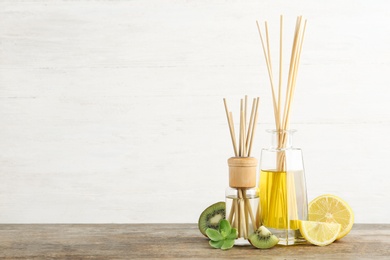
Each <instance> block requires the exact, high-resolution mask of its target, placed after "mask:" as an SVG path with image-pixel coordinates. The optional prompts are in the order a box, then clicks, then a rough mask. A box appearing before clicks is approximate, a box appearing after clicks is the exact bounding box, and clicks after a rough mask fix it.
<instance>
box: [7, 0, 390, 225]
mask: <svg viewBox="0 0 390 260" xmlns="http://www.w3.org/2000/svg"><path fill="white" fill-rule="evenodd" d="M280 14H284V16H285V39H286V41H285V44H286V45H287V44H289V46H290V44H291V39H292V31H293V29H294V26H295V18H296V16H297V15H301V14H302V15H304V16H305V17H306V18H307V19H308V26H307V31H306V38H305V42H304V46H303V52H302V57H301V66H300V71H299V76H298V82H297V89H296V94H295V100H294V104H293V108H292V118H291V127H292V128H295V129H298V132H297V134H296V139H295V145H296V146H298V147H301V148H302V149H303V151H304V161H305V166H306V176H307V186H308V196H309V200H311V199H313V198H314V197H316V196H318V195H320V194H324V193H332V194H336V195H339V196H341V197H342V198H344V199H345V200H346V201H348V202H349V203H350V205H351V206H352V208H353V209H354V211H355V215H356V216H355V218H356V219H355V220H356V222H359V223H371V222H372V223H380V222H383V223H390V222H389V218H388V216H389V214H390V209H389V207H388V205H389V204H390V196H389V189H390V184H389V183H390V182H389V181H390V177H389V172H388V161H389V155H390V153H389V138H388V136H389V134H388V133H389V132H390V104H389V99H390V91H389V87H390V77H389V69H390V48H389V46H390V2H389V1H385V0H382V1H379V0H377V1H368V0H365V1H356V0H344V1H339V0H331V1H328V0H327V1H309V0H306V1H275V0H272V1H271V0H267V1H265V0H256V1H254V0H253V1H233V0H231V1H228V0H225V1H222V0H221V1H209V0H207V1H206V0H204V1H184V0H182V1H158V0H155V1H152V0H139V1H41V0H37V1H0V147H1V152H0V222H1V223H48V222H50V223H64V222H67V223H88V222H90V223H100V222H104V223H111V222H114V223H139V222H197V219H198V216H199V214H200V213H201V211H202V210H203V209H204V208H205V207H207V206H208V205H209V204H211V203H214V202H216V201H221V200H224V190H225V188H226V187H227V186H228V180H227V164H226V160H227V158H229V157H230V156H232V148H231V144H230V139H229V132H228V128H227V123H226V118H225V114H224V108H223V103H222V98H223V97H226V98H227V99H228V102H229V104H230V107H231V108H232V110H233V112H235V113H236V116H237V110H238V102H239V99H240V98H241V97H243V96H244V95H245V94H247V95H249V97H255V96H260V97H261V105H260V117H259V124H258V128H257V133H256V134H257V136H256V138H255V148H254V150H253V154H254V155H255V156H256V157H259V156H260V149H261V148H262V147H267V146H268V145H269V137H268V136H267V134H266V133H265V130H266V129H269V128H272V127H273V119H272V105H271V94H270V87H269V82H268V78H267V77H268V76H267V71H266V67H265V62H264V58H263V54H262V50H261V46H260V42H259V37H258V34H257V31H256V25H255V21H256V20H259V21H261V22H262V21H265V20H268V22H269V25H270V30H271V32H272V34H271V37H272V41H273V42H272V46H275V47H273V48H274V49H275V51H276V50H277V48H278V47H277V46H278V45H277V40H278V38H277V33H278V32H277V29H278V22H279V15H280ZM287 51H288V49H286V56H285V60H286V61H287V59H288V54H287ZM276 57H277V56H276ZM275 64H276V62H275Z"/></svg>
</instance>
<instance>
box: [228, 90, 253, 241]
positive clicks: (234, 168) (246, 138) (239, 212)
mask: <svg viewBox="0 0 390 260" xmlns="http://www.w3.org/2000/svg"><path fill="white" fill-rule="evenodd" d="M223 101H224V105H225V112H226V118H227V121H228V124H229V131H230V137H231V140H232V144H233V151H234V155H235V156H234V157H231V158H229V159H228V165H229V186H230V187H229V188H227V189H226V218H227V220H228V221H229V222H230V224H231V225H232V227H233V228H236V229H237V231H238V238H237V239H236V240H235V243H234V244H235V245H246V244H249V241H248V237H249V235H251V234H252V233H253V232H254V231H255V230H257V228H258V227H259V224H260V222H259V219H258V218H257V216H258V207H259V196H258V191H257V190H256V189H255V186H256V169H257V160H256V159H255V158H253V157H251V150H252V144H253V137H254V133H255V129H256V124H257V111H258V107H259V98H254V99H253V102H252V110H251V114H250V116H249V124H247V121H248V120H247V104H248V98H247V96H245V99H241V102H240V127H239V135H238V140H239V141H238V144H237V143H236V137H235V130H234V124H233V115H232V112H230V111H229V109H228V107H227V103H226V99H224V100H223Z"/></svg>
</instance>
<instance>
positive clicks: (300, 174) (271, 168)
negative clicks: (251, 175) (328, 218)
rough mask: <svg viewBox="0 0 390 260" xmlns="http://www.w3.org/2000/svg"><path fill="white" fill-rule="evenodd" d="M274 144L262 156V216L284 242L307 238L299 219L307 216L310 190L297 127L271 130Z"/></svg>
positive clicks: (264, 150)
mask: <svg viewBox="0 0 390 260" xmlns="http://www.w3.org/2000/svg"><path fill="white" fill-rule="evenodd" d="M268 132H269V133H271V135H272V144H271V146H270V147H269V148H268V149H262V152H261V159H260V180H259V197H260V208H261V210H260V217H261V221H262V223H263V225H264V226H266V227H267V228H269V230H270V231H271V232H272V233H273V234H274V235H276V236H277V237H278V238H279V240H280V242H279V244H283V245H293V244H297V243H300V242H304V241H305V240H304V239H303V238H302V236H301V234H300V232H299V220H307V217H308V216H307V214H308V213H307V192H306V181H305V173H304V167H303V156H302V151H301V149H299V148H294V147H293V146H292V136H293V134H294V132H295V131H294V130H269V131H268Z"/></svg>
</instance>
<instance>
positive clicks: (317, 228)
mask: <svg viewBox="0 0 390 260" xmlns="http://www.w3.org/2000/svg"><path fill="white" fill-rule="evenodd" d="M340 230H341V225H340V224H337V223H325V222H316V221H300V222H299V231H300V232H301V234H302V236H303V237H304V238H305V239H306V240H307V241H308V242H310V243H311V244H313V245H317V246H326V245H329V244H331V243H333V241H335V240H336V238H337V236H338V235H339V233H340Z"/></svg>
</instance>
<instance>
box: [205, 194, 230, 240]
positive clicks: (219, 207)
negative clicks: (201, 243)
mask: <svg viewBox="0 0 390 260" xmlns="http://www.w3.org/2000/svg"><path fill="white" fill-rule="evenodd" d="M225 216H226V205H225V202H217V203H214V204H213V205H211V206H209V207H207V208H206V209H205V210H204V211H203V212H202V214H200V217H199V220H198V227H199V230H200V232H201V233H202V234H203V235H204V236H206V237H207V235H206V229H208V228H213V229H217V230H218V223H219V221H220V220H221V219H224V218H225Z"/></svg>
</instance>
